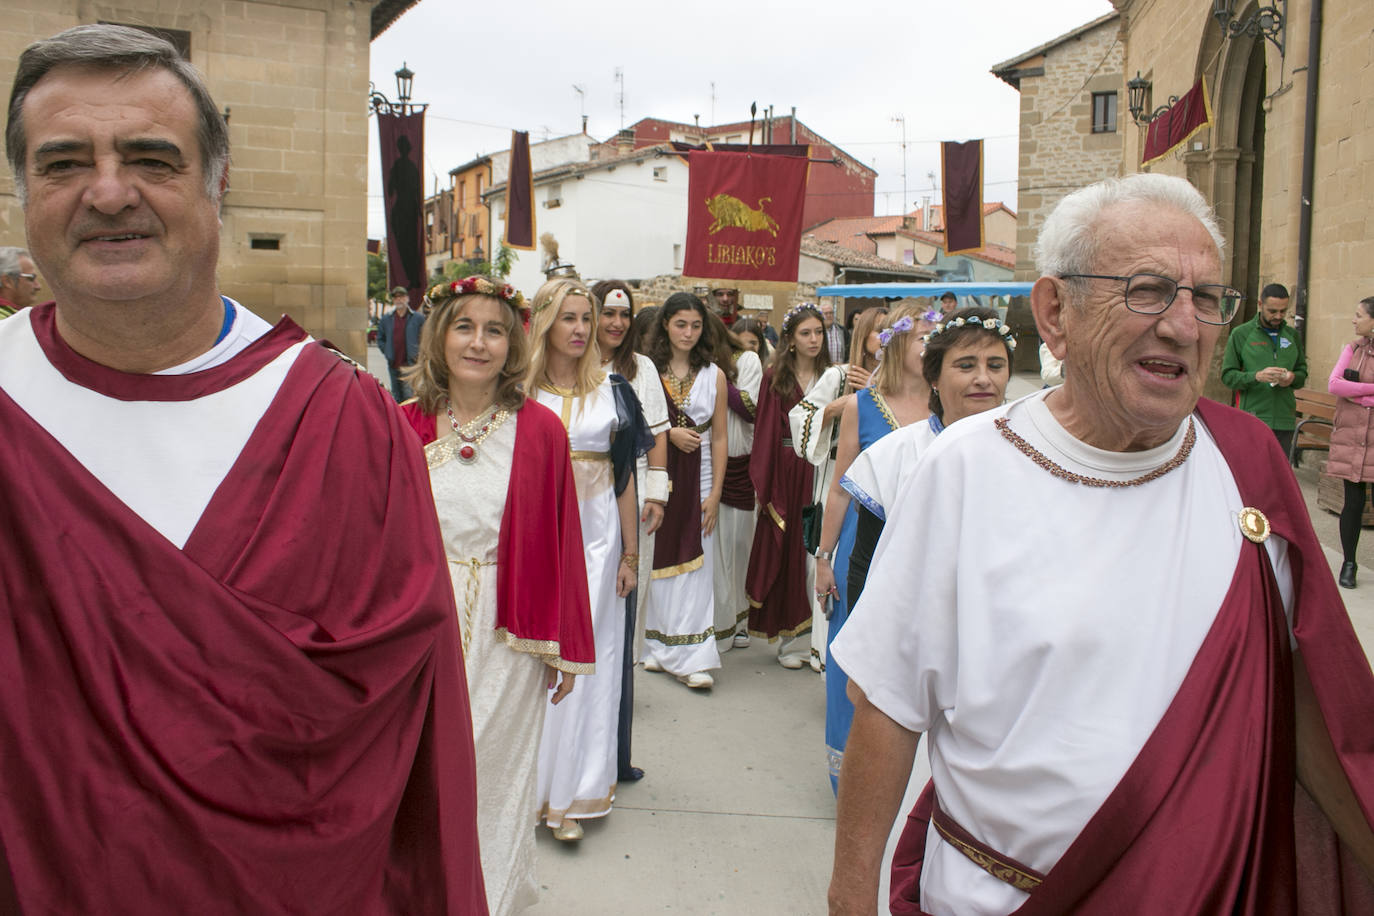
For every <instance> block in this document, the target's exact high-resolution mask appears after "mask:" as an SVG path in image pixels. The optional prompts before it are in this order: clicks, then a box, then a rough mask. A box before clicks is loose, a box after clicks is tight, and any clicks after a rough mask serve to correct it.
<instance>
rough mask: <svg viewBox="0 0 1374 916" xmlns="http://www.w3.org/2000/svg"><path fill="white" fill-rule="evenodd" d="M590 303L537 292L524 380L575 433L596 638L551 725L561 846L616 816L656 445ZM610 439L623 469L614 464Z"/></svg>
mask: <svg viewBox="0 0 1374 916" xmlns="http://www.w3.org/2000/svg"><path fill="white" fill-rule="evenodd" d="M593 302H594V299H593V297H592V295H591V293H590V292H589V291H588V290H587V289H586V288H585V287H583V286H582V285H581V283H579V282H578V281H576V280H571V279H565V278H564V279H558V280H551V281H549V282H548V283H545V284H544V285H543V286H542V287H540V288H539V291H538V292H537V293H535V296H534V301H533V307H532V315H531V319H530V338H531V355H530V370H529V375H528V380H527V382H526V390H527V391H529V392H530V395H531V397H534V398H536V399H537V400H538V401H539V403H541V404H543V405H544V406H546V407H548V408H550V409H551V410H553V412H554V413H556V414H558V415H559V417H560V418H561V419H562V421H563V425H564V427H565V428H566V429H567V430H568V438H569V441H570V444H571V447H572V459H573V473H574V477H575V478H576V481H577V499H578V511H579V513H580V515H581V522H582V538H583V542H584V548H585V551H586V566H587V586H588V589H589V592H590V598H591V608H592V629H593V632H594V635H595V640H596V673H595V674H593V675H590V676H587V677H584V678H583V679H582V682H581V683H579V685H578V686H579V688H580V689H579V690H578V691H577V693H576V694H574V695H573V696H572V697H570V698H569V700H568V702H565V703H561V704H559V705H558V706H557V707H555V708H554V709H553V710H551V711H550V712H549V714H548V715H547V716H546V717H545V719H544V737H543V741H542V743H541V745H540V749H539V799H540V802H541V812H540V813H541V816H542V817H543V818H544V820H545V822H546V823H547V824H548V825H549V827H550V828H551V829H552V830H553V832H554V836H555V837H557V838H558V839H560V840H577V839H581V838H582V826H581V824H580V823H579V820H580V819H581V818H588V817H603V816H605V815H606V814H608V813H610V810H611V802H612V800H613V799H614V797H615V787H616V769H617V768H616V722H617V718H618V713H619V706H620V690H621V680H622V674H621V659H622V657H623V651H624V632H625V631H624V621H625V600H624V599H625V596H626V595H628V594H629V593H630V591H631V590H633V589H634V587H635V570H636V568H637V566H638V563H639V557H638V556H637V555H636V554H637V548H636V543H637V517H638V511H637V509H638V507H637V505H636V501H635V489H634V476H633V474H634V459H635V458H636V457H637V456H638V454H641V453H642V452H643V451H647V449H648V447H649V445H650V444H651V443H652V437H650V436H649V434H648V430H647V429H646V428H645V427H644V425H643V420H642V416H641V414H640V410H639V404H638V399H637V398H635V396H634V392H633V391H632V390H630V386H629V384H628V383H625V382H623V381H622V382H620V383H618V384H613V383H612V381H611V378H610V377H609V376H608V375H607V374H606V373H604V372H602V371H601V369H600V363H601V360H600V355H599V352H598V350H597V346H596V337H595V328H596V315H595V309H594V307H593ZM613 440H616V441H615V443H614V444H615V451H616V452H617V453H618V455H619V456H620V457H622V459H623V460H621V461H620V462H613V456H612V451H613V448H612V445H613Z"/></svg>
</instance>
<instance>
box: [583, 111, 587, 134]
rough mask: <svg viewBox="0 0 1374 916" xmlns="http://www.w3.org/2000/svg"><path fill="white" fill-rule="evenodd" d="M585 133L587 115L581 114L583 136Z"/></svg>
mask: <svg viewBox="0 0 1374 916" xmlns="http://www.w3.org/2000/svg"><path fill="white" fill-rule="evenodd" d="M586 133H587V116H586V115H583V116H582V134H583V136H586Z"/></svg>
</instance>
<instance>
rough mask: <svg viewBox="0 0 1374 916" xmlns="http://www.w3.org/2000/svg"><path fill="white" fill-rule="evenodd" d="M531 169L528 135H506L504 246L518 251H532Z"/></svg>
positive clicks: (532, 193) (532, 173)
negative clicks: (508, 171)
mask: <svg viewBox="0 0 1374 916" xmlns="http://www.w3.org/2000/svg"><path fill="white" fill-rule="evenodd" d="M534 235H535V231H534V169H533V167H532V166H531V165H530V133H529V131H527V130H513V131H511V132H510V178H509V179H508V180H507V181H506V237H505V243H506V245H507V246H509V247H511V248H519V249H520V250H521V251H533V250H534Z"/></svg>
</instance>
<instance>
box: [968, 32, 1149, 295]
mask: <svg viewBox="0 0 1374 916" xmlns="http://www.w3.org/2000/svg"><path fill="white" fill-rule="evenodd" d="M1120 29H1121V17H1120V15H1119V14H1118V13H1115V12H1113V13H1108V14H1107V15H1105V16H1102V17H1100V18H1098V19H1094V20H1093V21H1092V22H1089V23H1087V24H1086V25H1083V26H1080V27H1079V28H1077V29H1074V30H1073V31H1072V32H1069V33H1067V34H1065V35H1061V36H1059V37H1058V38H1056V39H1054V40H1052V41H1049V42H1046V43H1045V44H1042V45H1039V46H1037V47H1035V48H1032V49H1031V50H1029V51H1027V52H1025V53H1024V54H1020V55H1018V56H1016V57H1013V58H1012V59H1011V60H1007V61H1003V62H1002V63H1000V64H997V65H996V66H994V67H993V68H992V72H993V73H994V74H995V75H996V76H998V77H1000V78H1001V79H1003V80H1005V81H1006V82H1007V83H1009V84H1011V85H1012V86H1013V87H1015V88H1016V89H1018V90H1019V91H1020V93H1021V118H1020V121H1021V123H1020V168H1019V171H1018V182H1017V183H1018V187H1017V203H1016V213H1017V222H1016V269H1015V279H1017V280H1033V279H1035V276H1036V273H1035V263H1034V260H1033V257H1032V254H1031V252H1032V246H1033V245H1034V243H1035V238H1036V236H1037V235H1038V234H1039V232H1040V225H1041V223H1043V222H1044V220H1045V217H1046V216H1048V215H1049V213H1050V211H1051V210H1053V209H1054V206H1055V204H1057V203H1059V201H1060V200H1061V199H1062V198H1063V197H1064V196H1065V195H1066V194H1068V193H1069V192H1070V191H1073V190H1075V189H1077V188H1081V187H1083V186H1084V185H1088V184H1092V183H1093V182H1094V181H1098V180H1100V179H1102V178H1107V177H1109V176H1112V175H1118V174H1120V173H1121V171H1122V164H1121V149H1122V137H1123V136H1124V132H1125V131H1126V126H1127V125H1128V124H1129V123H1130V116H1129V114H1128V113H1127V112H1126V96H1125V85H1124V82H1125V80H1124V78H1123V77H1122V72H1123V71H1122V66H1123V64H1122V60H1123V57H1124V49H1123V46H1122V42H1121V39H1120V34H1119V33H1120Z"/></svg>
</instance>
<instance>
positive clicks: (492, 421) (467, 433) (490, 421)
mask: <svg viewBox="0 0 1374 916" xmlns="http://www.w3.org/2000/svg"><path fill="white" fill-rule="evenodd" d="M446 409H447V411H448V422H449V423H450V424H451V425H452V426H453V432H454V433H455V434H456V435H457V436H458V438H459V440H461V441H462V443H463V444H462V445H460V446H459V447H458V460H459V461H461V462H462V463H463V464H472V463H473V462H474V461H476V460H477V446H479V445H481V444H482V443H483V442H485V441H486V438H487V436H490V435H491V434H492V433H493V432H495V431H496V429H497V427H499V426H500V425H501V424H502V423H504V422H506V418H507V417H509V416H510V412H509V411H507V410H504V409H501V408H496V407H493V408H491V412H490V413H488V412H487V411H486V410H481V411H478V412H477V416H476V417H474V418H473V419H472V420H470V421H469V422H467V423H459V422H458V418H457V417H455V416H454V415H453V405H452V404H449V405H448V407H447V408H446Z"/></svg>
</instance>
